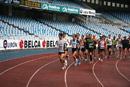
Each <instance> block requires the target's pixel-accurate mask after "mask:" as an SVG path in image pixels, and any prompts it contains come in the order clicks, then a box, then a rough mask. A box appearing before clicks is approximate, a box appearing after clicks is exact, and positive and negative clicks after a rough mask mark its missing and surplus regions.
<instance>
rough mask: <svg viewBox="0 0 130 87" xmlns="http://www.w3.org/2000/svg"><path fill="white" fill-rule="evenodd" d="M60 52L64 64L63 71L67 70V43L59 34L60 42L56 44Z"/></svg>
mask: <svg viewBox="0 0 130 87" xmlns="http://www.w3.org/2000/svg"><path fill="white" fill-rule="evenodd" d="M56 45H57V46H58V50H59V59H60V62H61V64H62V70H64V69H66V67H67V60H66V59H65V58H64V56H65V50H66V49H67V48H66V42H65V40H63V34H62V33H59V41H57V42H56Z"/></svg>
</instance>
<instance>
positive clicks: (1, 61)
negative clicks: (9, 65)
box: [0, 52, 56, 63]
mask: <svg viewBox="0 0 130 87" xmlns="http://www.w3.org/2000/svg"><path fill="white" fill-rule="evenodd" d="M54 53H56V52H54ZM46 54H52V53H44V55H46ZM38 55H42V54H36V55H30V56H23V57H18V58H14V59H9V60H4V61H0V63H3V62H7V61H11V60H16V59H19V58H25V57H32V56H38Z"/></svg>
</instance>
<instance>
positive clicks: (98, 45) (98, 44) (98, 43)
mask: <svg viewBox="0 0 130 87" xmlns="http://www.w3.org/2000/svg"><path fill="white" fill-rule="evenodd" d="M101 38H102V35H100V38H99V39H98V55H100V48H99V41H100V40H101Z"/></svg>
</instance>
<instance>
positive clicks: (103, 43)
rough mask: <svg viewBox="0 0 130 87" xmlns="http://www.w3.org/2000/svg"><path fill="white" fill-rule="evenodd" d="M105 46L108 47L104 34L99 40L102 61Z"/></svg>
mask: <svg viewBox="0 0 130 87" xmlns="http://www.w3.org/2000/svg"><path fill="white" fill-rule="evenodd" d="M105 47H106V42H105V37H104V36H102V37H101V40H100V41H99V49H100V56H99V61H101V62H102V61H103V57H104V53H105Z"/></svg>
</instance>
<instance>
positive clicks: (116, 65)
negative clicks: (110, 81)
mask: <svg viewBox="0 0 130 87" xmlns="http://www.w3.org/2000/svg"><path fill="white" fill-rule="evenodd" d="M119 61H120V60H117V61H116V64H115V67H116V70H117V71H118V73H119V74H120V75H121V76H122V77H123V78H125V79H126V80H127V81H129V82H130V79H128V78H127V77H126V76H125V75H124V74H123V73H121V71H120V70H119V68H118V63H119Z"/></svg>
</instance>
